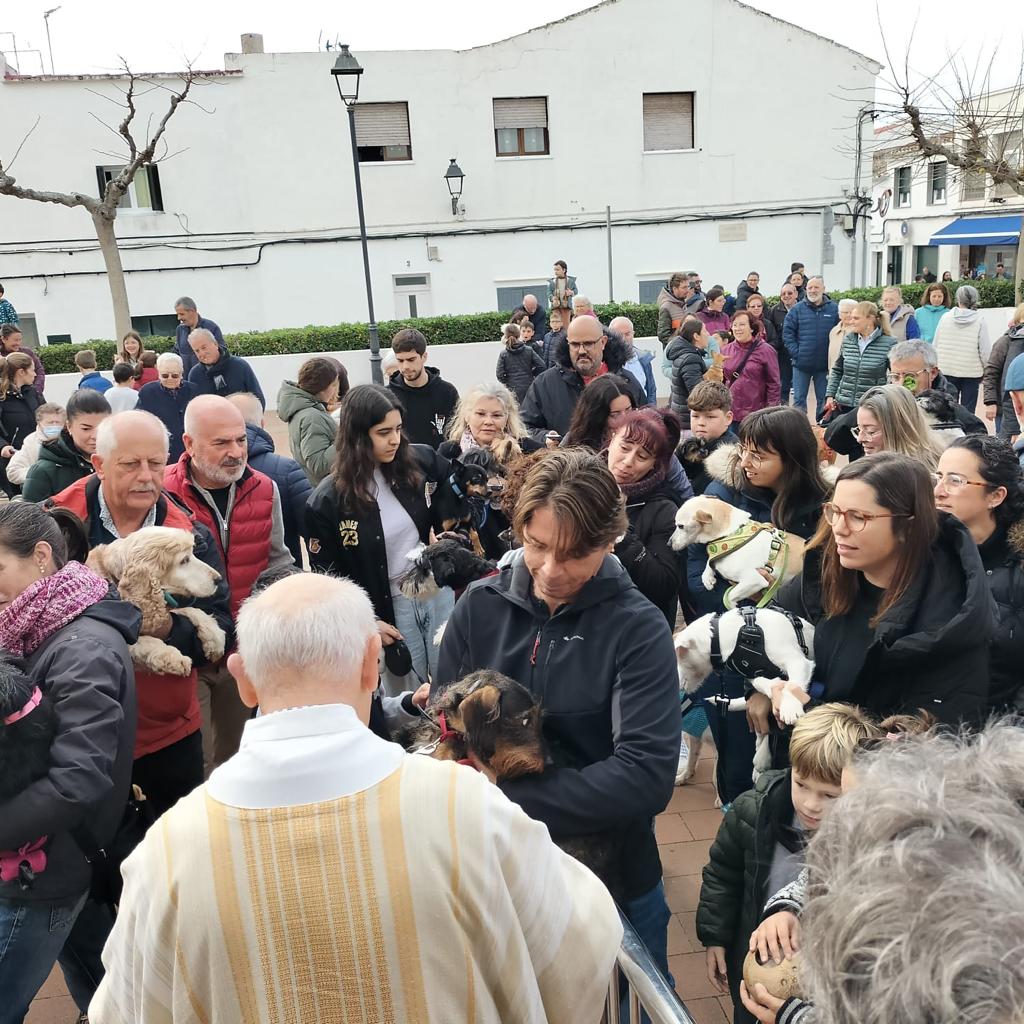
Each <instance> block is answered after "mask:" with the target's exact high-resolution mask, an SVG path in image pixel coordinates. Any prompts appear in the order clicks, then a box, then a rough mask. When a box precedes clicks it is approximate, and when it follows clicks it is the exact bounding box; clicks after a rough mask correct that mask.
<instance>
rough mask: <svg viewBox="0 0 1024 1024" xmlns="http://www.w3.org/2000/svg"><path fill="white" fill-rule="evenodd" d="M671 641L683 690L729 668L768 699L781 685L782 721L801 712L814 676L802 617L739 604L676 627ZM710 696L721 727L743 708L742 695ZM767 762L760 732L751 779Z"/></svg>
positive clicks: (809, 630) (809, 634)
mask: <svg viewBox="0 0 1024 1024" xmlns="http://www.w3.org/2000/svg"><path fill="white" fill-rule="evenodd" d="M674 641H675V647H676V659H677V662H678V668H679V688H680V690H681V691H682V692H684V693H687V694H689V693H694V692H695V691H696V690H698V689H699V688H700V687H701V686H702V685H703V683H704V681H705V680H706V679H707V678H708V676H709V675H710V674H711V673H712V672H713V671H714V672H717V673H718V674H719V676H720V677H721V676H722V673H723V672H724V670H725V669H731V670H732V671H734V672H736V673H737V674H738V675H740V676H741V677H742V678H743V679H745V680H747V681H748V682H749V684H750V687H751V689H753V690H756V691H757V692H758V693H763V694H764V695H765V696H766V697H768V698H771V696H772V691H773V689H774V687H775V685H776V684H777V683H779V682H780V681H781V682H782V683H783V689H782V694H781V696H780V699H779V718H780V719H781V720H782V722H783V723H784V724H786V725H792V724H793V723H794V722H795V721H796V720H797V719H798V718H800V717H801V716H802V715H803V713H804V702H803V701H802V700H801V699H800V696H798V695H802V694H806V693H808V692H809V689H810V685H811V677H812V676H813V674H814V661H813V660H812V659H811V651H813V649H814V627H813V626H812V625H811V624H810V623H809V622H807V621H806V620H805V619H801V618H798V617H797V616H795V615H792V614H791V613H789V612H787V611H784V610H783V609H781V608H753V607H748V606H743V607H741V608H733V609H730V610H729V611H726V612H720V613H712V614H709V615H703V616H701V617H700V618H699V619H697V620H696V621H694V622H691V623H690V624H689V625H688V626H687V627H686V628H685V629H682V630H680V631H679V632H678V633H677V634H676V635H675V638H674ZM710 699H711V700H712V703H713V704H714V705H715V707H716V709H717V710H718V714H719V716H720V718H721V720H722V723H723V729H724V727H725V724H726V723H727V721H728V713H729V712H730V711H742V710H743V709H744V708H746V706H747V701H746V697H729V696H728V695H727V694H726V693H725V690H724V687H723V688H722V689H721V690H720V691H719V693H718V694H717V695H716V696H715V697H714V698H710ZM724 746H725V744H724V743H723V744H721V747H722V748H724ZM721 756H722V750H721V749H720V750H719V757H721ZM770 763H771V752H770V750H769V748H768V736H767V734H764V735H758V737H757V742H756V746H755V751H754V765H753V770H754V778H755V780H756V778H757V777H758V775H760V773H761V772H762V771H764V770H765V769H766V768H768V767H769V766H770Z"/></svg>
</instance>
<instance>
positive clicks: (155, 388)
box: [136, 352, 198, 462]
mask: <svg viewBox="0 0 1024 1024" xmlns="http://www.w3.org/2000/svg"><path fill="white" fill-rule="evenodd" d="M156 372H157V379H156V380H154V381H150V382H149V383H148V384H143V385H142V387H141V388H140V389H139V404H138V405H137V406H136V408H138V409H142V410H144V411H145V412H151V413H152V414H153V415H154V416H156V418H157V419H158V420H160V422H161V423H163V425H164V426H165V427H166V428H167V435H168V437H169V438H170V445H171V446H170V451H169V452H168V456H167V460H168V462H177V461H178V459H180V458H181V457H182V455H183V454H184V453H185V442H184V441H183V440H182V439H181V438H182V435H183V434H184V433H185V407H186V406H187V405H188V403H189V402H191V401H192V399H193V398H195V397H196V395H197V394H198V392H197V391H196V389H195V386H194V385H192V384H189V382H188V381H187V380H185V366H184V364H183V363H182V361H181V356H179V355H178V354H177V353H176V352H161V353H160V355H158V356H157V357H156Z"/></svg>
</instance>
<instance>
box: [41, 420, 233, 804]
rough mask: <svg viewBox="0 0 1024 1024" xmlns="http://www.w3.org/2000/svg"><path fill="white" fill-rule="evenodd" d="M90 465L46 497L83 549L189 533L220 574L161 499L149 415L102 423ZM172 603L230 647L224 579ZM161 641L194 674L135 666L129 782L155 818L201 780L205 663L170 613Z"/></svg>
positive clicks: (202, 543) (208, 539) (187, 522)
mask: <svg viewBox="0 0 1024 1024" xmlns="http://www.w3.org/2000/svg"><path fill="white" fill-rule="evenodd" d="M92 464H93V467H94V468H95V470H96V472H95V474H93V475H92V476H87V477H83V478H82V479H81V480H78V481H76V482H75V483H73V484H72V485H71V486H70V487H67V488H65V489H64V490H63V491H61V492H60V493H59V494H58V495H56V497H54V498H52V499H51V500H52V502H53V504H54V505H58V506H60V507H62V508H68V509H70V510H71V511H72V512H74V513H75V515H77V516H78V517H79V519H81V520H82V521H83V522H84V523H85V528H86V531H87V533H88V537H89V547H90V548H93V547H96V546H97V545H99V544H109V543H111V542H112V541H115V540H118V539H120V538H121V537H127V536H128V535H129V534H132V533H135V532H136V531H137V530H141V529H142V528H143V527H144V526H169V527H174V528H176V529H179V530H187V531H188V532H189V533H191V534H192V535H193V550H194V552H195V555H196V557H197V558H199V559H201V560H202V561H204V562H206V564H207V565H210V566H212V567H213V568H214V569H216V570H217V572H218V573H219V574H220V575H221V577H223V576H224V565H223V563H222V561H221V559H220V555H219V554H218V551H217V546H216V544H215V542H214V539H213V537H212V535H211V533H210V531H209V530H208V529H207V528H206V527H205V526H203V524H202V523H198V522H195V520H194V519H193V518H192V517H191V516H189V515H188V514H187V513H186V512H184V511H183V510H182V509H181V508H180V507H179V506H178V505H177V504H176V503H175V502H174V501H170V500H169V499H168V498H167V495H166V494H164V491H163V483H164V467H165V466H166V465H167V430H166V429H165V428H164V425H163V423H161V422H160V420H159V419H157V418H156V416H154V415H153V414H152V413H149V412H141V411H139V410H138V409H133V410H131V411H130V412H119V413H116V414H115V415H113V416H110V417H108V418H107V419H105V420H103V422H102V423H100V425H99V429H98V430H97V433H96V451H95V453H94V454H93V455H92ZM175 600H176V601H177V602H178V604H179V605H180V604H181V603H187V604H191V605H194V606H195V607H197V608H200V609H202V610H203V611H205V612H209V613H210V614H211V615H212V616H213V617H214V618H215V619H216V620H217V624H218V625H219V626H220V627H221V628H222V629H223V630H224V631H225V633H226V634H227V638H228V642H230V641H231V637H232V635H233V627H232V623H231V615H230V613H229V611H228V593H227V586H226V584H224V582H223V579H222V582H221V584H219V585H218V589H217V592H216V593H215V594H213V595H212V596H211V597H205V598H195V599H192V600H188V601H185V600H184V599H182V600H179V599H175ZM161 639H162V640H164V641H165V642H166V643H168V644H170V645H171V646H172V647H174V648H175V649H177V650H178V651H180V652H181V653H182V654H184V655H186V656H187V657H189V658H191V659H192V666H193V668H192V671H191V672H190V673H189V674H188V675H187V676H175V675H157V674H155V673H152V672H148V671H145V670H143V669H141V668H139V667H138V666H136V668H135V685H136V690H137V693H138V704H139V724H138V731H137V733H136V739H135V762H134V766H133V770H132V782H134V783H135V784H136V785H138V786H140V787H141V788H142V791H143V792H144V793H145V794H146V796H147V798H148V799H149V801H150V804H151V805H152V806H153V808H154V809H155V810H156V812H157V813H158V814H159V813H161V812H163V811H165V810H166V809H167V808H168V807H170V806H172V805H173V804H174V803H175V802H176V801H177V800H178V799H179V798H180V797H182V796H184V795H185V794H186V793H188V792H191V790H192V789H194V788H195V787H196V786H198V785H199V784H200V783H201V782H202V781H203V748H202V743H201V740H200V735H199V728H200V721H201V718H200V712H199V702H198V699H197V695H196V669H197V668H198V667H200V666H203V665H205V664H206V655H205V654H204V653H203V648H202V644H201V643H200V642H199V638H198V637H197V636H196V631H195V626H193V625H192V623H191V622H190V621H189V620H188V619H187V618H185V617H184V616H182V615H172V616H171V626H170V631H169V632H167V633H165V634H163V635H161Z"/></svg>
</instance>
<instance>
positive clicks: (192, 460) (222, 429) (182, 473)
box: [164, 395, 295, 775]
mask: <svg viewBox="0 0 1024 1024" xmlns="http://www.w3.org/2000/svg"><path fill="white" fill-rule="evenodd" d="M182 440H183V441H184V442H185V454H184V455H182V457H181V458H180V459H179V460H178V461H177V462H176V463H175V464H174V465H173V466H168V467H167V470H166V472H165V474H164V487H165V488H166V490H167V492H168V493H169V494H171V495H173V496H174V497H175V498H177V500H178V501H179V502H180V503H181V504H182V505H184V506H185V507H186V508H187V509H188V510H189V512H191V513H192V515H193V516H194V517H195V518H196V520H197V521H198V522H200V523H202V524H204V525H205V526H206V527H207V528H208V529H209V530H210V532H211V533H212V534H213V537H214V541H215V542H216V546H217V548H218V550H219V552H220V556H221V559H222V561H223V563H224V567H225V569H226V571H227V581H228V590H229V592H230V598H229V603H230V608H231V617H232V619H234V618H235V616H236V615H237V614H238V609H239V606H240V605H241V604H242V602H243V601H244V600H245V599H246V598H247V597H248V596H249V594H250V593H251V592H252V591H253V589H254V588H256V587H258V586H260V585H261V584H264V583H269V582H271V581H273V580H274V579H276V578H278V577H280V576H282V575H287V574H288V573H291V572H294V571H295V563H294V561H293V560H292V555H291V552H290V551H289V550H288V548H287V547H286V546H285V543H284V515H283V513H282V510H281V496H280V494H279V493H278V490H277V485H276V484H275V483H274V481H273V480H271V479H270V477H268V476H264V475H263V474H262V473H259V472H257V471H256V470H254V469H251V468H250V467H249V466H248V465H247V463H246V458H247V455H248V438H247V434H246V429H245V419H244V418H243V417H242V414H241V413H240V412H239V411H238V409H237V408H235V406H234V405H232V404H231V402H229V401H228V400H227V399H226V398H221V397H220V396H219V395H198V396H197V397H195V398H193V399H192V401H191V402H189V404H188V406H187V407H186V409H185V433H184V436H183V438H182ZM229 653H230V651H225V657H224V659H222V660H221V661H220V662H218V663H217V664H216V665H208V666H206V667H205V668H203V669H202V670H201V671H200V673H199V707H200V710H201V712H202V718H203V761H204V766H205V771H206V774H207V775H209V773H210V772H211V771H212V770H213V769H214V768H216V767H217V766H218V765H220V764H223V762H224V761H226V760H227V759H228V758H229V757H231V755H232V754H234V753H235V752H236V751H237V750H238V743H239V740H240V739H241V737H242V729H243V728H244V727H245V723H246V721H247V720H248V718H249V716H250V711H249V709H248V708H247V707H246V706H245V705H244V704H243V703H242V700H241V698H240V697H239V696H238V688H237V687H236V686H235V681H234V677H233V676H232V675H231V673H230V672H228V670H227V655H228V654H229Z"/></svg>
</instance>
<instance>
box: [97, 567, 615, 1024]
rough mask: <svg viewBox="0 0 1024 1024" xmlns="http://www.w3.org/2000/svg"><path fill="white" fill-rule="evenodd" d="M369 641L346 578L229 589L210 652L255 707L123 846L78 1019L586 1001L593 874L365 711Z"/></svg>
mask: <svg viewBox="0 0 1024 1024" xmlns="http://www.w3.org/2000/svg"><path fill="white" fill-rule="evenodd" d="M379 650H380V637H379V634H378V632H377V626H376V622H375V621H374V613H373V608H372V606H371V604H370V601H369V599H368V598H367V596H366V594H365V593H364V592H363V591H362V590H360V589H359V588H358V587H357V586H356V585H355V584H353V583H351V582H349V581H347V580H340V579H334V578H331V577H328V576H319V575H308V574H303V575H297V576H293V577H291V578H289V579H286V580H281V581H279V582H277V583H275V584H273V585H272V586H271V587H269V588H268V589H267V590H265V591H264V592H262V593H261V594H260V595H259V596H257V597H253V598H251V599H250V600H249V601H247V602H246V604H245V605H244V606H243V607H242V609H241V612H240V613H239V616H238V651H237V652H236V653H235V654H233V655H231V658H230V667H231V671H232V672H233V673H234V675H235V677H236V678H237V680H238V688H239V692H240V693H241V695H242V698H243V699H244V701H245V702H246V704H248V705H250V706H251V707H256V706H257V705H258V706H259V708H260V711H261V715H260V717H258V718H254V719H252V720H250V721H249V722H248V723H247V724H246V727H245V734H244V736H243V739H242V745H241V748H240V750H239V752H238V753H237V754H236V755H235V756H234V757H233V758H231V760H229V761H228V762H227V763H226V764H224V765H222V766H221V767H220V768H218V769H217V770H216V771H215V772H214V773H213V775H211V776H210V779H209V781H208V782H207V783H206V784H205V785H204V786H203V787H202V788H200V789H199V790H197V791H196V792H195V793H193V794H191V795H190V796H189V797H187V798H186V799H184V800H182V801H181V802H179V803H178V805H177V806H176V807H175V808H174V809H173V810H172V811H170V812H169V813H168V814H166V815H165V816H164V817H163V818H162V819H161V820H160V821H159V822H158V823H157V824H156V825H155V826H154V827H153V828H152V829H151V830H150V831H149V834H148V835H147V836H146V838H145V839H144V840H143V842H142V844H141V845H140V846H139V847H138V848H137V849H136V850H135V852H134V853H133V854H132V855H131V857H129V858H128V860H127V861H126V862H125V864H124V877H125V888H124V896H123V898H122V901H121V905H120V909H119V913H118V917H117V923H116V925H115V927H114V931H113V933H112V934H111V937H110V940H109V941H108V943H107V946H106V948H105V949H104V956H103V960H104V964H105V966H106V971H107V973H106V976H105V978H104V980H103V982H102V984H101V986H100V988H99V991H98V992H97V994H96V997H95V999H94V1000H93V1002H92V1005H91V1006H90V1011H89V1012H90V1019H92V1020H93V1021H97V1022H100V1024H128V1022H131V1024H151V1022H156V1021H160V1022H162V1024H176V1022H186V1021H188V1022H191V1021H195V1020H203V1021H207V1022H208V1024H236V1022H239V1021H247V1022H248V1021H277V1020H294V1021H308V1022H313V1021H337V1020H343V1019H344V1020H346V1021H348V1022H350V1024H370V1022H376V1021H385V1020H389V1021H409V1022H413V1021H415V1022H417V1024H448V1022H450V1021H467V1020H476V1021H495V1022H497V1021H503V1022H505V1024H514V1022H522V1024H542V1022H546V1021H569V1020H573V1021H597V1020H599V1019H600V1016H601V1011H602V1007H603V1002H604V997H605V993H606V990H607V984H608V979H609V977H610V975H611V970H612V967H613V965H614V962H615V955H616V951H617V949H618V946H619V942H620V940H621V934H622V929H621V925H620V923H619V919H618V915H617V913H616V911H615V907H614V905H613V903H612V901H611V897H610V896H609V895H608V892H607V890H606V889H605V888H604V886H603V885H602V884H601V883H600V882H599V881H598V880H597V878H596V877H595V876H594V875H592V874H591V873H590V872H589V871H588V870H587V869H586V868H584V867H582V865H580V864H579V863H577V862H576V861H574V860H573V859H572V858H570V857H568V856H567V855H566V854H564V853H562V851H560V850H559V849H558V848H557V847H556V846H555V845H554V844H553V843H552V842H551V839H550V837H549V835H548V831H547V828H546V827H545V826H544V825H542V824H540V823H539V822H535V821H533V820H531V819H530V818H528V817H527V816H526V814H525V813H524V812H523V811H521V810H520V809H519V808H518V807H517V806H516V805H514V804H513V803H511V801H509V800H508V799H507V798H506V797H505V796H504V795H503V794H502V792H501V790H500V789H499V788H498V787H497V786H494V785H492V784H491V783H490V782H488V781H487V778H486V776H485V775H483V774H481V773H478V772H476V771H474V770H473V769H472V768H470V767H467V766H464V765H458V764H454V763H452V762H450V761H435V760H434V759H433V758H429V757H418V756H409V755H406V754H404V753H403V752H402V749H401V748H400V747H398V746H396V745H395V744H391V743H387V742H385V741H383V740H381V739H379V738H378V737H376V736H375V735H374V734H373V733H372V732H371V731H370V730H369V729H368V728H367V721H368V718H369V714H370V704H371V700H372V694H373V692H374V690H375V689H376V686H377V656H378V652H379ZM185 894H187V899H185V898H183V896H184V895H185ZM168 943H171V946H169V945H168ZM172 947H173V948H172Z"/></svg>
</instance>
